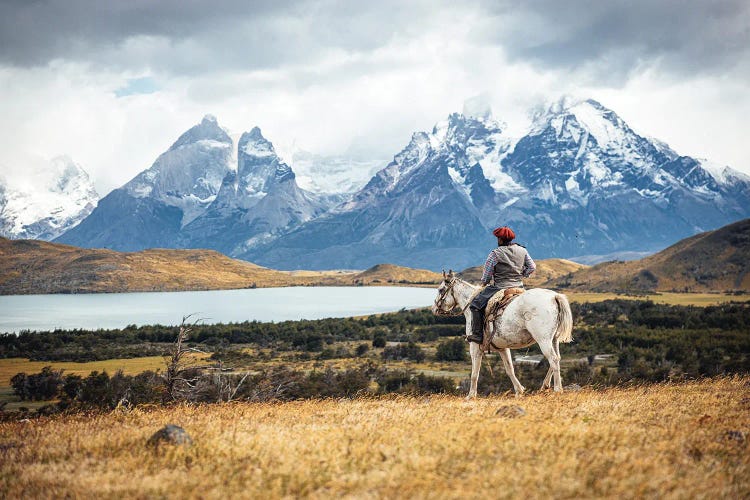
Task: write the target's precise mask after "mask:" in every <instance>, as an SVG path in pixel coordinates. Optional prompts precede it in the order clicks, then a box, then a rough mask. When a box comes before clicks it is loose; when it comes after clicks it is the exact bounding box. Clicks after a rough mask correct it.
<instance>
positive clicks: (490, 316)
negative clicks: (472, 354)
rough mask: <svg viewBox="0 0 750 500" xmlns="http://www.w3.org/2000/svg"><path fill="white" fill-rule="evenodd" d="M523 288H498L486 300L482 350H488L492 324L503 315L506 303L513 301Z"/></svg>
mask: <svg viewBox="0 0 750 500" xmlns="http://www.w3.org/2000/svg"><path fill="white" fill-rule="evenodd" d="M524 291H525V290H524V289H523V288H506V289H505V290H500V291H499V292H497V293H496V294H495V295H493V296H492V298H490V300H489V301H488V302H487V308H486V309H485V310H484V341H483V342H482V350H483V351H485V352H489V350H490V343H491V342H492V335H493V331H492V324H493V323H494V322H495V320H496V319H498V318H499V317H500V316H502V315H503V313H504V312H505V308H507V307H508V304H510V303H511V302H513V299H515V298H516V297H518V296H519V295H521V294H522V293H523V292H524Z"/></svg>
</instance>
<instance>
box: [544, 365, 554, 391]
mask: <svg viewBox="0 0 750 500" xmlns="http://www.w3.org/2000/svg"><path fill="white" fill-rule="evenodd" d="M552 373H553V372H552V365H550V367H549V369H548V370H547V375H545V376H544V380H543V381H542V390H544V389H549V384H550V382H552Z"/></svg>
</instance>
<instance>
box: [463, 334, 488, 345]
mask: <svg viewBox="0 0 750 500" xmlns="http://www.w3.org/2000/svg"><path fill="white" fill-rule="evenodd" d="M477 339H479V340H477ZM483 340H484V338H483V337H480V336H479V335H475V334H473V333H472V334H471V335H469V336H468V337H466V342H476V343H477V344H479V345H482V341H483Z"/></svg>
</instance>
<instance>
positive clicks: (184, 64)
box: [0, 0, 431, 75]
mask: <svg viewBox="0 0 750 500" xmlns="http://www.w3.org/2000/svg"><path fill="white" fill-rule="evenodd" d="M430 5H431V3H430V2H427V0H424V2H399V1H397V0H388V1H385V2H377V3H364V2H346V1H335V0H331V1H314V0H297V1H292V2H278V1H247V0H244V1H243V0H219V1H215V2H212V3H211V4H209V3H207V2H202V1H198V0H191V1H178V0H162V1H159V2H151V1H145V0H136V1H130V0H129V1H123V2H120V1H114V2H109V1H106V2H102V1H100V0H72V1H67V2H60V1H37V2H31V1H29V2H26V1H22V0H21V1H10V2H4V3H2V4H0V64H5V65H11V66H21V67H28V66H37V65H44V64H46V63H48V62H49V61H51V60H54V59H66V60H72V61H77V62H90V63H94V64H97V65H101V66H105V67H114V68H118V69H130V70H140V69H152V70H158V71H165V72H171V73H176V74H188V75H190V74H196V73H199V72H202V71H211V70H219V71H221V70H229V71H231V70H236V69H266V68H275V67H282V66H284V65H288V64H294V63H299V62H309V61H311V60H315V58H318V57H321V56H322V55H324V54H325V53H326V52H327V51H330V50H336V49H339V50H343V51H346V52H368V51H372V50H374V49H376V48H378V47H380V46H383V45H385V44H386V43H388V42H389V41H390V40H391V38H392V37H393V36H394V35H395V34H396V33H409V32H410V31H411V30H413V29H414V26H415V25H416V26H427V23H425V22H424V21H425V19H424V15H426V14H429V12H430V10H429V8H428V7H429V6H430ZM416 21H419V22H416Z"/></svg>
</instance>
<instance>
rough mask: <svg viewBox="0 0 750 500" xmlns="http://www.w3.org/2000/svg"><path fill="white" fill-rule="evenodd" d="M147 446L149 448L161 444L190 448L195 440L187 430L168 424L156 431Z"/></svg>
mask: <svg viewBox="0 0 750 500" xmlns="http://www.w3.org/2000/svg"><path fill="white" fill-rule="evenodd" d="M146 444H148V445H149V446H159V445H160V444H174V445H185V446H190V445H191V444H193V440H192V439H191V438H190V435H189V434H188V433H187V432H186V431H185V429H183V428H182V427H180V426H179V425H173V424H168V425H165V426H164V427H162V428H161V429H159V430H158V431H156V432H155V433H154V435H153V436H151V437H150V438H149V440H148V442H147V443H146Z"/></svg>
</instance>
